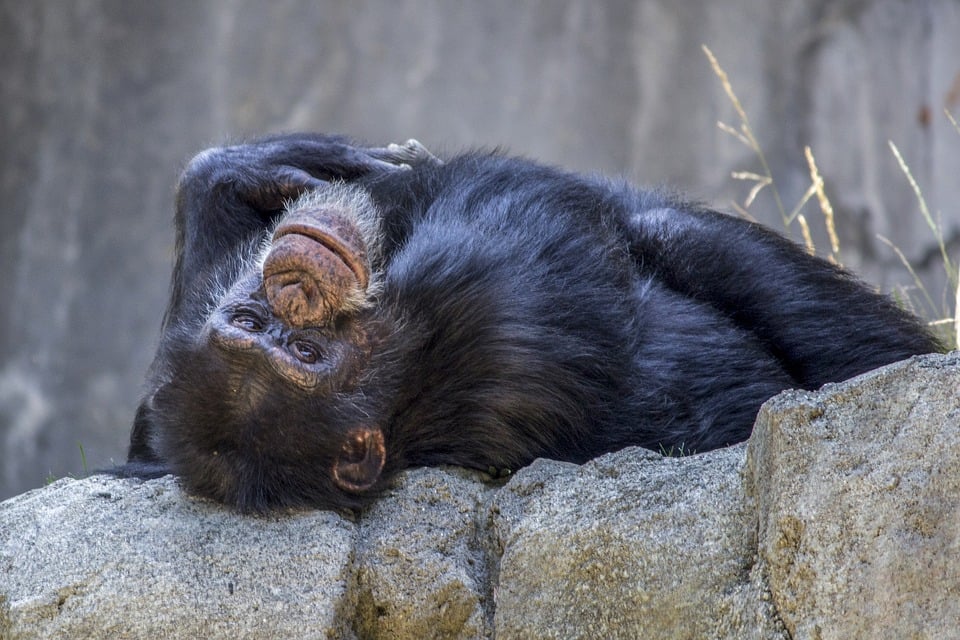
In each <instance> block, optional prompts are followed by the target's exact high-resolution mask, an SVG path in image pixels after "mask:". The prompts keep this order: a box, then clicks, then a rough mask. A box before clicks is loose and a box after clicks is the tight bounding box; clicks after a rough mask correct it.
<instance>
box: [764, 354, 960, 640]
mask: <svg viewBox="0 0 960 640" xmlns="http://www.w3.org/2000/svg"><path fill="white" fill-rule="evenodd" d="M749 457H750V463H749V469H750V471H749V481H748V484H749V485H750V486H751V487H752V491H753V492H754V493H755V494H756V496H757V499H758V504H759V522H760V534H759V536H760V539H759V549H760V554H761V557H762V559H763V561H764V563H765V565H766V571H767V574H768V579H769V584H770V591H771V593H772V594H773V599H774V603H775V604H776V607H777V610H778V611H779V613H780V615H781V617H782V618H783V621H784V623H785V624H786V626H787V629H788V630H789V631H790V633H791V635H792V637H794V638H824V639H826V638H880V637H884V638H948V637H956V635H957V633H958V624H960V555H958V550H960V473H958V471H957V470H958V469H960V353H956V352H955V353H953V354H952V355H950V356H946V357H944V356H924V357H919V358H914V359H913V360H910V361H908V362H906V363H899V364H896V365H891V366H889V367H885V368H883V369H880V370H878V371H875V372H873V373H870V374H867V375H865V376H862V377H860V378H858V379H856V380H854V381H850V382H846V383H843V384H832V385H827V386H826V387H825V388H824V389H823V390H822V391H820V392H818V393H806V392H800V391H792V392H787V393H784V394H781V395H779V396H777V397H776V398H774V399H773V400H771V401H770V402H768V403H767V404H766V405H764V407H763V409H762V410H761V412H760V416H759V419H758V420H757V425H756V428H755V431H754V435H753V438H752V440H751V443H750V456H749Z"/></svg>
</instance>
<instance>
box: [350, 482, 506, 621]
mask: <svg viewBox="0 0 960 640" xmlns="http://www.w3.org/2000/svg"><path fill="white" fill-rule="evenodd" d="M491 490H492V487H488V486H486V485H484V484H483V483H481V482H478V481H477V477H476V474H472V473H470V472H467V471H463V470H451V471H438V470H436V469H417V470H414V471H410V472H408V473H406V474H404V476H403V477H402V478H401V482H400V483H399V484H398V486H397V488H395V489H394V490H393V491H391V492H390V493H388V494H387V495H386V496H384V498H385V499H382V500H380V501H378V502H377V503H376V504H375V505H374V506H373V507H372V508H371V509H370V510H369V512H368V513H366V514H365V515H364V518H363V522H362V524H361V525H360V533H361V536H360V541H359V544H358V545H357V550H356V557H357V565H358V570H357V584H356V588H357V593H358V595H357V600H358V609H357V621H356V625H355V626H356V628H357V630H358V632H359V636H360V637H361V638H371V639H373V638H390V639H391V640H408V639H409V640H427V639H428V638H485V637H489V636H490V635H491V627H490V623H491V620H490V614H491V613H492V607H491V603H490V594H489V591H488V590H489V587H488V583H489V581H488V579H487V573H488V571H487V562H486V557H485V554H484V552H483V550H482V549H481V548H480V545H479V537H478V531H477V526H476V513H477V510H478V505H479V504H480V502H481V501H482V500H483V498H484V496H485V494H486V493H488V492H490V491H491Z"/></svg>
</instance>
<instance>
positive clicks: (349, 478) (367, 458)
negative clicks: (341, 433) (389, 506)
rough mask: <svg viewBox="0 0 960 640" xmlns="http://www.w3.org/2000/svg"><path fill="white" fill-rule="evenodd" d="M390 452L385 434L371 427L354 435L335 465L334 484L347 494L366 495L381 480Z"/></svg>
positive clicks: (347, 440) (343, 448) (352, 432)
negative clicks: (365, 492)
mask: <svg viewBox="0 0 960 640" xmlns="http://www.w3.org/2000/svg"><path fill="white" fill-rule="evenodd" d="M386 460H387V450H386V447H384V444H383V432H382V431H380V429H376V428H370V427H358V428H356V429H353V430H352V431H350V432H349V433H348V434H347V436H346V438H345V439H344V441H343V444H342V445H341V446H340V453H339V455H338V456H337V461H336V462H334V463H333V482H334V483H335V484H336V485H337V486H338V487H340V488H341V489H343V490H344V491H363V490H364V489H369V488H370V487H372V486H373V485H374V484H375V483H376V482H377V480H378V479H379V478H380V472H381V471H382V470H383V463H384V462H386Z"/></svg>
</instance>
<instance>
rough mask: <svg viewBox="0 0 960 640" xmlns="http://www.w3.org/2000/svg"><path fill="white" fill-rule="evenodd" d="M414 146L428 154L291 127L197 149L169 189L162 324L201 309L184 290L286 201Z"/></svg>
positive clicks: (199, 283)
mask: <svg viewBox="0 0 960 640" xmlns="http://www.w3.org/2000/svg"><path fill="white" fill-rule="evenodd" d="M421 150H422V151H421ZM421 153H425V154H428V155H429V152H427V151H426V150H425V149H423V147H421V146H420V145H419V143H416V142H415V141H411V142H408V143H406V144H404V145H390V146H389V147H386V148H382V149H380V148H371V149H368V148H363V147H357V146H354V145H352V144H351V143H350V142H348V141H346V140H345V139H343V138H338V137H332V136H324V135H319V134H294V135H284V136H274V137H269V138H264V139H262V140H259V141H257V142H253V143H251V144H244V145H237V146H228V147H218V148H213V149H209V150H207V151H204V152H202V153H200V154H198V155H197V156H196V157H195V158H194V159H193V160H191V162H190V163H189V165H188V166H187V168H186V170H185V171H184V173H183V176H182V177H181V179H180V183H179V186H178V189H177V199H176V228H177V261H176V266H175V268H174V276H173V288H172V296H171V300H170V306H169V308H168V311H167V318H166V324H167V325H169V324H171V323H172V324H176V322H177V321H178V320H180V319H182V318H184V317H194V315H195V314H197V313H199V312H200V311H201V310H200V309H196V308H193V307H194V305H196V304H198V303H197V302H196V301H194V300H193V299H192V296H191V295H190V293H191V292H192V291H194V289H195V288H196V287H202V288H209V287H210V286H211V282H212V281H213V280H215V278H216V275H217V270H218V269H219V268H221V267H222V266H223V265H224V264H226V263H229V261H235V260H237V258H238V256H243V255H244V254H245V252H244V251H242V250H241V249H242V248H243V245H244V244H245V243H251V242H256V240H257V238H258V237H259V236H260V235H261V233H262V232H263V230H264V229H266V228H269V227H270V226H271V225H272V224H273V223H274V222H275V221H276V219H277V217H278V216H279V215H280V214H281V213H282V212H283V209H284V206H285V204H286V203H287V202H288V201H290V200H294V199H296V198H297V197H298V196H299V195H301V194H302V193H303V192H304V191H307V190H309V189H315V188H318V187H321V186H323V185H324V184H325V183H326V182H327V181H330V180H346V181H351V180H357V179H360V178H363V177H371V176H375V175H377V174H385V173H391V172H396V171H399V170H401V169H402V168H403V166H404V165H403V163H406V162H410V161H412V160H414V159H416V158H417V157H418V156H419V155H420V154H421Z"/></svg>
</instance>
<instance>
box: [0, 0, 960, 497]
mask: <svg viewBox="0 0 960 640" xmlns="http://www.w3.org/2000/svg"><path fill="white" fill-rule="evenodd" d="M704 44H705V45H707V46H709V47H710V48H711V49H712V51H713V52H714V53H715V54H716V56H717V59H718V60H719V62H720V64H721V65H722V66H723V68H724V69H725V70H726V72H727V73H728V75H729V78H730V82H731V83H732V86H733V89H734V91H736V93H737V95H738V96H739V99H740V101H741V103H742V105H743V108H744V109H745V110H746V112H747V114H748V117H749V123H750V130H751V133H752V134H753V135H754V136H755V138H756V140H757V142H758V143H759V145H760V147H761V148H762V151H763V153H764V157H765V160H766V163H767V165H768V167H769V171H770V173H771V174H772V176H773V178H774V180H775V186H776V188H777V191H778V193H779V195H780V198H781V200H782V203H783V208H784V210H785V212H786V213H789V212H790V211H791V210H792V209H793V208H794V206H795V205H796V204H797V203H798V202H800V201H801V199H802V197H803V196H804V194H805V192H806V191H807V189H808V187H809V186H810V184H811V178H810V171H809V168H808V164H807V161H806V159H805V157H804V151H803V150H804V147H805V146H807V145H809V146H810V147H811V148H812V150H813V154H814V155H815V157H816V161H817V164H818V166H819V170H820V173H821V175H822V176H823V179H824V186H825V192H826V195H827V196H828V197H829V198H830V201H831V202H832V204H833V208H834V210H835V217H836V226H837V229H838V235H839V238H840V252H839V258H840V261H842V262H843V263H844V264H845V265H846V266H848V267H850V268H852V269H854V270H855V271H857V272H858V273H859V274H860V275H861V276H862V277H864V278H865V279H867V280H868V281H870V282H871V283H873V284H874V285H876V286H878V287H880V288H883V289H884V290H887V291H890V290H894V289H896V288H897V287H904V286H905V287H912V286H913V279H912V277H911V275H910V274H909V272H908V271H907V270H906V269H905V268H904V267H903V266H902V263H901V261H900V259H899V258H898V257H897V255H896V253H895V251H894V250H893V249H891V248H890V247H889V246H887V245H886V244H884V243H883V242H882V241H881V240H880V239H879V238H878V235H882V236H884V237H886V238H889V239H890V240H891V241H892V242H893V243H894V244H895V245H896V246H897V247H898V248H899V250H900V251H902V253H903V254H904V255H905V257H906V258H907V259H908V260H909V261H910V262H911V264H912V265H913V267H914V269H915V270H916V272H917V273H918V275H919V276H920V278H921V279H922V280H923V281H924V283H926V285H927V288H928V290H929V294H930V297H931V303H932V307H933V308H932V309H931V310H928V309H922V311H923V312H924V313H926V314H927V315H928V316H931V315H932V316H934V317H944V315H949V314H952V313H953V312H952V307H949V306H945V305H944V304H943V303H944V301H945V291H946V287H945V282H946V278H945V277H944V272H943V268H942V263H941V262H940V255H941V250H940V248H939V247H938V243H937V240H936V237H935V235H934V233H933V232H932V231H931V229H930V228H929V227H928V225H927V223H926V222H925V221H924V218H923V217H922V216H921V215H920V213H919V206H918V201H917V198H916V196H915V194H914V192H913V190H912V188H911V186H910V183H909V181H908V180H907V178H906V177H905V175H904V173H903V172H902V170H901V169H900V167H899V166H898V163H897V160H896V159H895V157H894V156H893V154H892V152H891V150H890V148H889V146H888V141H893V142H894V143H895V144H896V145H897V147H898V148H899V150H900V152H901V154H902V156H903V159H904V160H905V162H906V163H907V164H908V165H909V167H910V169H911V171H912V173H913V175H914V177H915V178H916V181H917V183H918V185H919V187H920V188H921V189H922V191H923V195H924V197H925V199H926V201H927V203H928V204H929V207H930V209H931V211H932V215H933V216H934V217H936V216H937V212H938V211H939V212H941V213H942V229H943V239H944V242H945V248H946V250H947V251H948V252H950V255H952V256H953V259H954V260H956V258H957V257H960V255H958V254H960V204H958V203H960V132H958V131H957V130H955V128H954V126H953V125H952V124H951V123H950V121H949V120H948V119H947V118H946V116H945V115H944V109H949V110H951V111H952V112H953V113H954V114H955V115H957V116H960V2H957V0H779V1H778V2H768V1H767V0H723V1H720V2H717V1H716V0H685V1H684V2H676V1H675V0H610V1H600V0H589V1H577V0H540V1H516V0H485V1H484V2H443V1H441V0H433V1H430V0H383V1H379V2H377V1H362V0H360V1H357V0H351V1H350V2H347V1H346V0H344V1H335V0H327V1H318V0H313V1H308V0H273V1H272V2H269V3H265V2H256V1H253V0H222V1H212V0H211V1H207V2H195V1H193V0H164V1H163V2H154V1H151V0H72V1H62V0H31V1H30V2H24V1H21V0H0V273H2V274H3V278H0V499H2V498H6V497H9V496H12V495H14V494H16V493H19V492H22V491H24V490H27V489H30V488H33V487H37V486H41V485H43V484H44V483H45V482H46V481H48V480H49V479H51V478H59V477H63V476H66V475H69V474H76V475H81V474H82V473H83V471H84V468H85V467H87V468H89V469H94V468H97V467H102V466H104V465H109V464H111V461H114V460H116V461H120V460H122V459H123V457H124V452H125V449H126V442H127V435H128V430H129V426H130V423H131V421H132V418H133V413H134V409H135V407H136V405H137V402H138V399H139V395H140V392H141V382H142V379H143V375H144V373H145V371H146V368H147V366H148V363H149V361H150V358H151V356H152V354H153V351H154V348H155V346H156V338H157V333H158V328H159V324H160V318H161V315H162V313H163V310H164V305H165V302H166V294H167V287H168V283H169V275H170V268H171V261H172V255H173V253H172V251H173V227H172V211H173V193H174V191H173V190H174V183H175V181H176V180H177V176H178V173H179V172H180V170H181V169H182V167H183V166H184V164H185V162H186V161H187V160H188V159H189V158H190V157H191V156H192V155H193V154H194V153H196V152H197V151H200V150H201V149H203V148H205V147H208V146H211V145H215V144H221V143H224V142H228V141H239V140H242V139H244V138H245V137H249V136H252V135H257V134H262V133H266V132H277V131H292V130H303V129H310V130H321V131H329V132H341V133H347V134H350V135H352V136H355V137H357V138H361V139H364V140H367V141H370V142H373V143H376V144H385V143H388V142H391V141H398V142H399V141H403V140H405V139H407V138H409V137H416V138H418V139H419V140H421V141H422V142H423V143H425V144H426V145H427V146H428V147H429V148H431V149H433V150H435V151H446V152H455V151H458V150H461V149H465V148H469V147H474V146H495V145H500V146H503V147H504V148H506V149H508V150H510V151H512V152H515V153H517V154H522V155H525V156H530V157H534V158H538V159H541V160H543V161H546V162H549V163H553V164H558V165H561V166H563V167H567V168H570V169H575V170H582V171H599V172H603V173H606V174H613V175H622V176H625V177H627V178H629V179H630V180H632V181H634V182H636V183H638V184H641V185H667V186H670V187H674V188H676V189H678V190H681V191H684V192H686V193H687V194H689V195H690V196H691V197H695V198H699V199H703V200H707V201H709V202H711V203H713V204H714V205H716V206H717V207H718V208H721V209H724V210H727V211H734V209H735V206H743V204H744V201H745V200H746V199H747V197H748V196H749V195H750V190H751V188H752V187H753V186H754V184H755V183H754V182H752V181H750V180H738V179H734V178H733V177H731V173H732V172H754V173H757V174H760V175H766V172H765V169H764V167H763V164H762V162H761V161H760V159H759V158H758V156H757V154H756V152H755V150H753V149H750V148H749V147H748V146H747V145H745V144H744V143H743V142H742V141H740V140H738V139H737V138H736V137H734V136H732V135H730V134H729V133H725V132H724V131H722V130H721V129H720V128H718V126H717V122H718V120H719V121H723V122H726V123H727V124H729V125H731V126H732V127H734V128H735V129H738V128H739V127H740V126H741V122H740V119H739V116H738V114H737V112H736V110H735V108H734V107H733V105H732V103H731V101H730V99H729V98H728V96H727V94H726V93H725V91H724V89H723V86H722V84H721V82H720V80H719V78H718V76H717V75H716V74H715V72H714V70H713V69H712V68H711V65H710V63H709V61H708V60H707V58H706V56H705V55H704V52H703V51H702V49H701V45H704ZM741 133H742V131H741ZM773 195H774V192H773V189H772V188H771V187H770V186H767V187H766V188H764V189H763V190H761V191H760V193H759V194H758V196H757V198H756V200H755V201H754V202H753V203H752V204H751V205H750V206H749V212H750V214H751V215H752V216H754V217H755V218H757V219H759V220H761V221H763V222H765V223H767V224H770V225H771V226H773V227H775V228H777V229H780V230H784V222H783V216H782V214H781V213H780V212H779V211H778V208H777V205H776V202H775V198H774V197H773ZM803 212H804V215H805V216H806V218H807V220H808V221H809V225H810V227H811V230H812V235H813V239H814V241H815V243H816V244H817V247H818V249H819V248H822V249H823V250H824V251H825V253H829V252H830V245H829V242H828V241H827V235H826V233H825V231H824V228H825V227H824V220H823V217H822V216H821V215H820V213H819V208H818V206H817V201H816V198H813V199H812V200H811V201H810V202H809V203H808V205H807V206H806V207H805V208H804V209H803ZM791 227H792V231H791V234H792V235H793V236H794V237H795V238H798V239H799V237H800V236H799V234H798V232H797V231H796V224H793V225H791ZM950 295H952V294H950Z"/></svg>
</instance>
